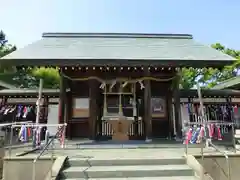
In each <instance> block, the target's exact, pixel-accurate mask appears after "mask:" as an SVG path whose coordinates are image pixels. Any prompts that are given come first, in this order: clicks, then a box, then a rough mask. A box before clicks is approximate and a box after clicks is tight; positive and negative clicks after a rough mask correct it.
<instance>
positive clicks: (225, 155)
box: [202, 140, 231, 180]
mask: <svg viewBox="0 0 240 180" xmlns="http://www.w3.org/2000/svg"><path fill="white" fill-rule="evenodd" d="M207 141H208V143H209V145H210V146H212V147H213V148H214V149H215V150H216V151H218V152H219V153H221V154H222V155H224V157H225V160H226V164H227V169H228V177H227V178H228V180H231V172H230V163H229V157H228V155H227V153H226V152H224V151H221V150H220V149H219V148H218V147H217V146H215V145H214V144H213V143H212V142H211V141H209V140H207ZM202 155H203V154H202Z"/></svg>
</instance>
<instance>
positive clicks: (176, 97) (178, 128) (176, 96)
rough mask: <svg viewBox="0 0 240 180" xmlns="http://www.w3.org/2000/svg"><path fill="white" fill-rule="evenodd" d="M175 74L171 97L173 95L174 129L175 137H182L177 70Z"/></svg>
mask: <svg viewBox="0 0 240 180" xmlns="http://www.w3.org/2000/svg"><path fill="white" fill-rule="evenodd" d="M177 73H178V74H176V79H175V81H174V89H173V97H174V110H175V114H174V115H175V120H176V131H177V138H181V137H182V118H181V106H180V90H179V83H180V75H179V72H177Z"/></svg>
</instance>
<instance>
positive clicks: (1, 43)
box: [0, 31, 17, 73]
mask: <svg viewBox="0 0 240 180" xmlns="http://www.w3.org/2000/svg"><path fill="white" fill-rule="evenodd" d="M16 49H17V48H16V46H12V45H11V44H8V43H7V40H6V35H5V33H4V32H3V31H0V58H1V57H3V56H6V55H8V54H10V53H12V52H13V51H15V50H16ZM13 71H16V68H15V67H12V66H4V65H3V64H0V73H6V72H13Z"/></svg>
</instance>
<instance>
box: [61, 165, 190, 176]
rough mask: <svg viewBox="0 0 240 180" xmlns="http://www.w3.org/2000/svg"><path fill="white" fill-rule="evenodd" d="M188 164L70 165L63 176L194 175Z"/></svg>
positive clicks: (63, 172)
mask: <svg viewBox="0 0 240 180" xmlns="http://www.w3.org/2000/svg"><path fill="white" fill-rule="evenodd" d="M193 175H194V173H193V171H192V169H191V168H189V167H188V166H187V165H155V166H154V165H145V166H140V165H138V166H93V167H84V166H82V167H69V168H67V169H65V170H63V171H62V173H61V177H62V178H87V179H88V178H112V177H118V178H125V177H164V176H170V177H172V176H193Z"/></svg>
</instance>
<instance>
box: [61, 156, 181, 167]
mask: <svg viewBox="0 0 240 180" xmlns="http://www.w3.org/2000/svg"><path fill="white" fill-rule="evenodd" d="M180 164H186V160H185V158H183V157H176V158H174V157H172V158H155V159H153V158H127V159H126V158H108V159H96V158H89V159H86V158H70V159H68V161H67V163H66V167H75V166H78V167H79V166H134V165H180Z"/></svg>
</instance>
